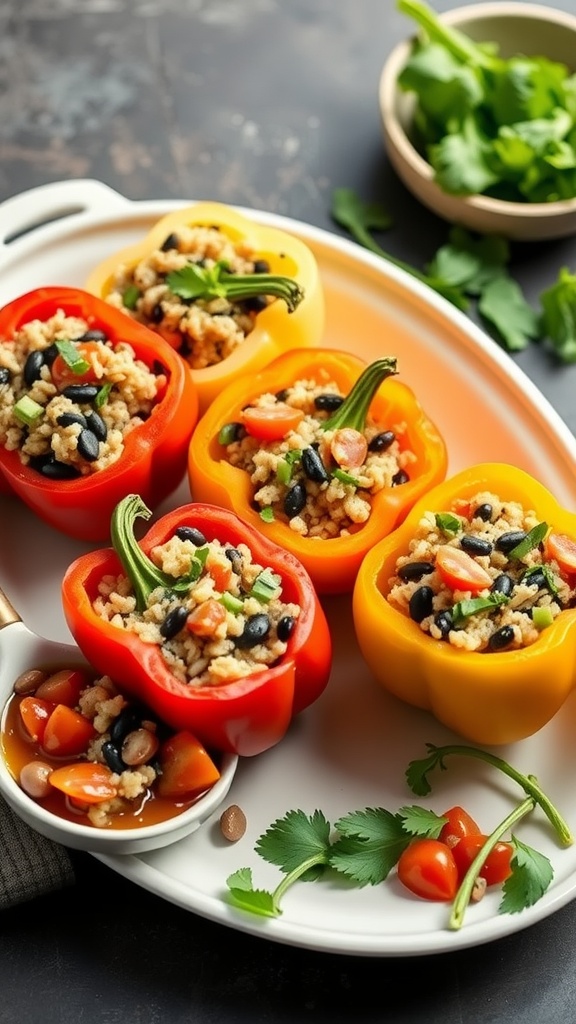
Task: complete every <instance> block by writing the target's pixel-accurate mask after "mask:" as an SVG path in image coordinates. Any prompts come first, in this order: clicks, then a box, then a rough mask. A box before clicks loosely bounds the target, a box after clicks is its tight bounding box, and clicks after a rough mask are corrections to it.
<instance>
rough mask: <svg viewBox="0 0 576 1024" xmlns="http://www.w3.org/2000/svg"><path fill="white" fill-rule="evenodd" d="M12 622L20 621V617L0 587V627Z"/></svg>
mask: <svg viewBox="0 0 576 1024" xmlns="http://www.w3.org/2000/svg"><path fill="white" fill-rule="evenodd" d="M12 622H22V619H21V618H20V616H19V615H18V612H17V611H16V609H15V608H14V607H13V605H11V604H10V601H9V600H8V598H7V597H6V594H5V593H4V591H3V590H2V588H1V587H0V629H2V627H3V626H9V625H10V623H12Z"/></svg>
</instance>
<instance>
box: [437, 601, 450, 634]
mask: <svg viewBox="0 0 576 1024" xmlns="http://www.w3.org/2000/svg"><path fill="white" fill-rule="evenodd" d="M434 625H435V626H436V629H439V630H440V633H441V634H442V636H443V637H445V636H448V633H449V632H450V630H451V629H452V614H451V612H450V611H449V610H448V609H447V608H445V609H444V610H443V611H441V612H436V615H435V616H434Z"/></svg>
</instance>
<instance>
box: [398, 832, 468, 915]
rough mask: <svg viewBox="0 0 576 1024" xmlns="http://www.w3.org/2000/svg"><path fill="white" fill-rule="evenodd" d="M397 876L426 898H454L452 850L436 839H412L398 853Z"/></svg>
mask: <svg viewBox="0 0 576 1024" xmlns="http://www.w3.org/2000/svg"><path fill="white" fill-rule="evenodd" d="M398 878H399V879H400V881H401V882H402V885H404V886H406V888H407V889H409V890H410V892H413V893H414V895H415V896H421V897H422V898H423V899H425V900H440V901H448V900H453V899H454V897H455V895H456V890H457V888H458V870H457V868H456V861H455V860H454V856H453V853H452V850H450V849H449V847H448V846H446V845H445V843H441V842H440V840H438V839H415V840H414V841H413V842H412V843H410V845H409V846H407V847H406V849H405V850H403V851H402V853H401V854H400V858H399V860H398Z"/></svg>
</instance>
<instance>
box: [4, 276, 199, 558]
mask: <svg viewBox="0 0 576 1024" xmlns="http://www.w3.org/2000/svg"><path fill="white" fill-rule="evenodd" d="M197 418H198V397H197V394H196V389H195V387H194V384H193V382H192V380H191V378H190V374H189V373H187V372H186V368H185V366H184V364H183V363H182V360H181V359H180V357H179V356H178V355H177V354H176V353H175V352H174V351H173V350H172V349H171V348H170V346H169V345H167V344H166V343H164V342H163V341H162V340H161V339H159V338H158V337H157V336H156V335H155V334H153V333H152V332H151V331H149V330H148V329H147V328H145V327H143V326H142V325H140V324H137V323H133V322H132V321H131V320H130V319H129V318H128V317H126V316H124V315H123V314H122V313H121V312H119V311H118V310H116V309H113V308H112V307H111V306H109V305H108V304H107V303H106V302H104V301H103V300H102V299H98V298H96V297H95V296H93V295H90V294H89V293H88V292H84V291H81V290H79V289H76V288H40V289H38V290H36V291H33V292H29V293H28V294H26V295H22V296H20V298H17V299H15V300H13V301H12V302H10V303H9V304H8V305H7V306H5V307H4V308H3V309H1V310H0V478H3V480H4V490H7V489H8V490H11V491H12V492H14V493H15V494H16V495H18V497H20V498H21V499H22V501H24V502H25V503H26V504H27V505H29V506H30V508H31V509H32V510H33V511H34V512H35V513H36V514H37V515H38V516H40V517H41V518H42V519H43V520H45V521H46V522H47V523H49V524H50V525H51V526H53V527H55V528H56V529H58V530H61V531H63V532H64V533H66V534H67V535H68V536H70V537H75V538H78V539H81V540H89V541H92V540H105V539H107V538H108V536H109V529H110V518H111V515H112V512H113V510H114V508H115V506H116V504H117V503H118V501H119V500H120V499H121V498H122V497H123V496H124V495H125V494H127V493H128V492H131V491H138V493H139V494H141V495H142V498H143V500H144V501H145V502H146V503H147V504H149V505H150V506H151V507H153V508H154V507H156V505H157V504H158V503H159V502H160V501H161V500H163V498H165V497H166V496H167V495H168V494H170V493H171V491H173V490H174V488H175V487H177V486H178V484H179V482H180V480H181V478H182V476H183V474H184V470H185V467H186V457H187V446H188V442H189V439H190V435H191V433H192V430H193V428H194V426H195V425H196V421H197Z"/></svg>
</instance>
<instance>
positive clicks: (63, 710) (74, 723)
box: [42, 704, 96, 757]
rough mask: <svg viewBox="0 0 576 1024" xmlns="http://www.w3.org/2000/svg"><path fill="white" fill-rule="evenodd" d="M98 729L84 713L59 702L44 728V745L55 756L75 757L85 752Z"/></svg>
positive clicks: (48, 752) (47, 751)
mask: <svg viewBox="0 0 576 1024" xmlns="http://www.w3.org/2000/svg"><path fill="white" fill-rule="evenodd" d="M95 734H96V730H95V729H94V726H93V725H92V722H90V721H89V720H88V719H87V718H84V715H81V714H80V712H79V711H74V709H73V708H69V707H68V706H67V705H66V704H57V705H56V707H55V708H54V710H53V712H52V714H51V715H50V717H49V719H48V721H47V722H46V727H45V729H44V736H43V737H42V746H43V748H44V750H45V751H46V753H47V754H52V755H53V756H54V757H73V756H76V755H78V754H82V753H84V751H85V750H86V747H87V746H88V744H89V742H90V740H91V739H92V737H93V736H94V735H95Z"/></svg>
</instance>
